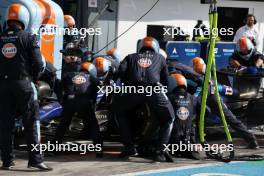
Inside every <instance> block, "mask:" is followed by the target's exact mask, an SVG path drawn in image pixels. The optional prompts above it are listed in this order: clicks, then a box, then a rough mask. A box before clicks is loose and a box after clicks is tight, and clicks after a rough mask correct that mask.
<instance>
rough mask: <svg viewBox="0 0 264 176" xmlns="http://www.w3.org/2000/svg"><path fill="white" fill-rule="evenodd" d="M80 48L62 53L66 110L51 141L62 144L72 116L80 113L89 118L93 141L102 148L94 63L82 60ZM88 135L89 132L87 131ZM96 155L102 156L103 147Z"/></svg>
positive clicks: (97, 146) (64, 109)
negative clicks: (97, 115)
mask: <svg viewBox="0 0 264 176" xmlns="http://www.w3.org/2000/svg"><path fill="white" fill-rule="evenodd" d="M78 51H79V50H78V48H67V49H66V50H65V51H64V52H63V58H64V62H63V72H62V87H63V102H62V106H63V112H62V118H61V121H60V124H59V126H58V128H57V130H56V134H55V137H54V140H53V141H52V143H57V142H58V143H61V142H62V139H63V137H64V135H65V133H66V131H67V130H68V128H69V126H70V124H71V120H72V117H73V116H74V114H75V113H78V115H79V116H81V117H82V118H86V120H85V121H87V125H88V128H89V129H90V131H91V136H92V138H93V143H94V145H95V147H96V149H97V148H101V149H102V147H103V146H102V145H103V141H102V137H101V134H100V130H99V125H98V121H97V119H96V116H95V101H96V95H97V87H96V83H95V82H96V68H95V66H94V65H93V64H92V63H89V62H85V63H82V60H81V58H80V57H78V56H79V55H80V54H77V53H78ZM87 137H88V134H87ZM95 152H96V156H97V157H102V155H103V153H102V150H100V151H95Z"/></svg>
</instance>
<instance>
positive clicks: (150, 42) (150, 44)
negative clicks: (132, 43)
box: [138, 37, 160, 53]
mask: <svg viewBox="0 0 264 176" xmlns="http://www.w3.org/2000/svg"><path fill="white" fill-rule="evenodd" d="M145 48H147V49H152V50H153V51H155V53H159V50H160V46H159V42H158V41H157V40H156V39H155V38H153V37H145V38H143V39H142V40H141V41H140V42H139V47H138V49H139V50H138V51H139V52H140V51H141V50H142V49H145Z"/></svg>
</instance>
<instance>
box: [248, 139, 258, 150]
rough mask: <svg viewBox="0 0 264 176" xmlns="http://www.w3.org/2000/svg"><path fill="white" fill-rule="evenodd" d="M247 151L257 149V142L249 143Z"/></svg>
mask: <svg viewBox="0 0 264 176" xmlns="http://www.w3.org/2000/svg"><path fill="white" fill-rule="evenodd" d="M247 148H248V149H253V150H257V149H259V148H260V147H259V144H258V141H257V140H254V141H251V142H250V143H249V145H248V147H247Z"/></svg>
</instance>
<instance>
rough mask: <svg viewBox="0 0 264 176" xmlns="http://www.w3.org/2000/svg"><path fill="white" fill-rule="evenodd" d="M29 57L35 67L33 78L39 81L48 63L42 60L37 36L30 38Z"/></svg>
mask: <svg viewBox="0 0 264 176" xmlns="http://www.w3.org/2000/svg"><path fill="white" fill-rule="evenodd" d="M28 50H29V57H30V59H31V63H32V67H33V78H34V79H37V78H38V77H39V76H40V73H41V72H43V71H44V69H45V65H46V62H45V60H42V56H41V53H40V47H39V45H38V42H37V38H36V36H35V35H30V36H29V49H28Z"/></svg>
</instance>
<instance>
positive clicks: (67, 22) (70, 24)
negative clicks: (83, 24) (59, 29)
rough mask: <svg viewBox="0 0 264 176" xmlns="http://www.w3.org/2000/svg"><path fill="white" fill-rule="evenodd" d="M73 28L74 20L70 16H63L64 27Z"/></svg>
mask: <svg viewBox="0 0 264 176" xmlns="http://www.w3.org/2000/svg"><path fill="white" fill-rule="evenodd" d="M74 26H75V20H74V18H73V17H72V16H71V15H64V27H65V28H73V27H74Z"/></svg>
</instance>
